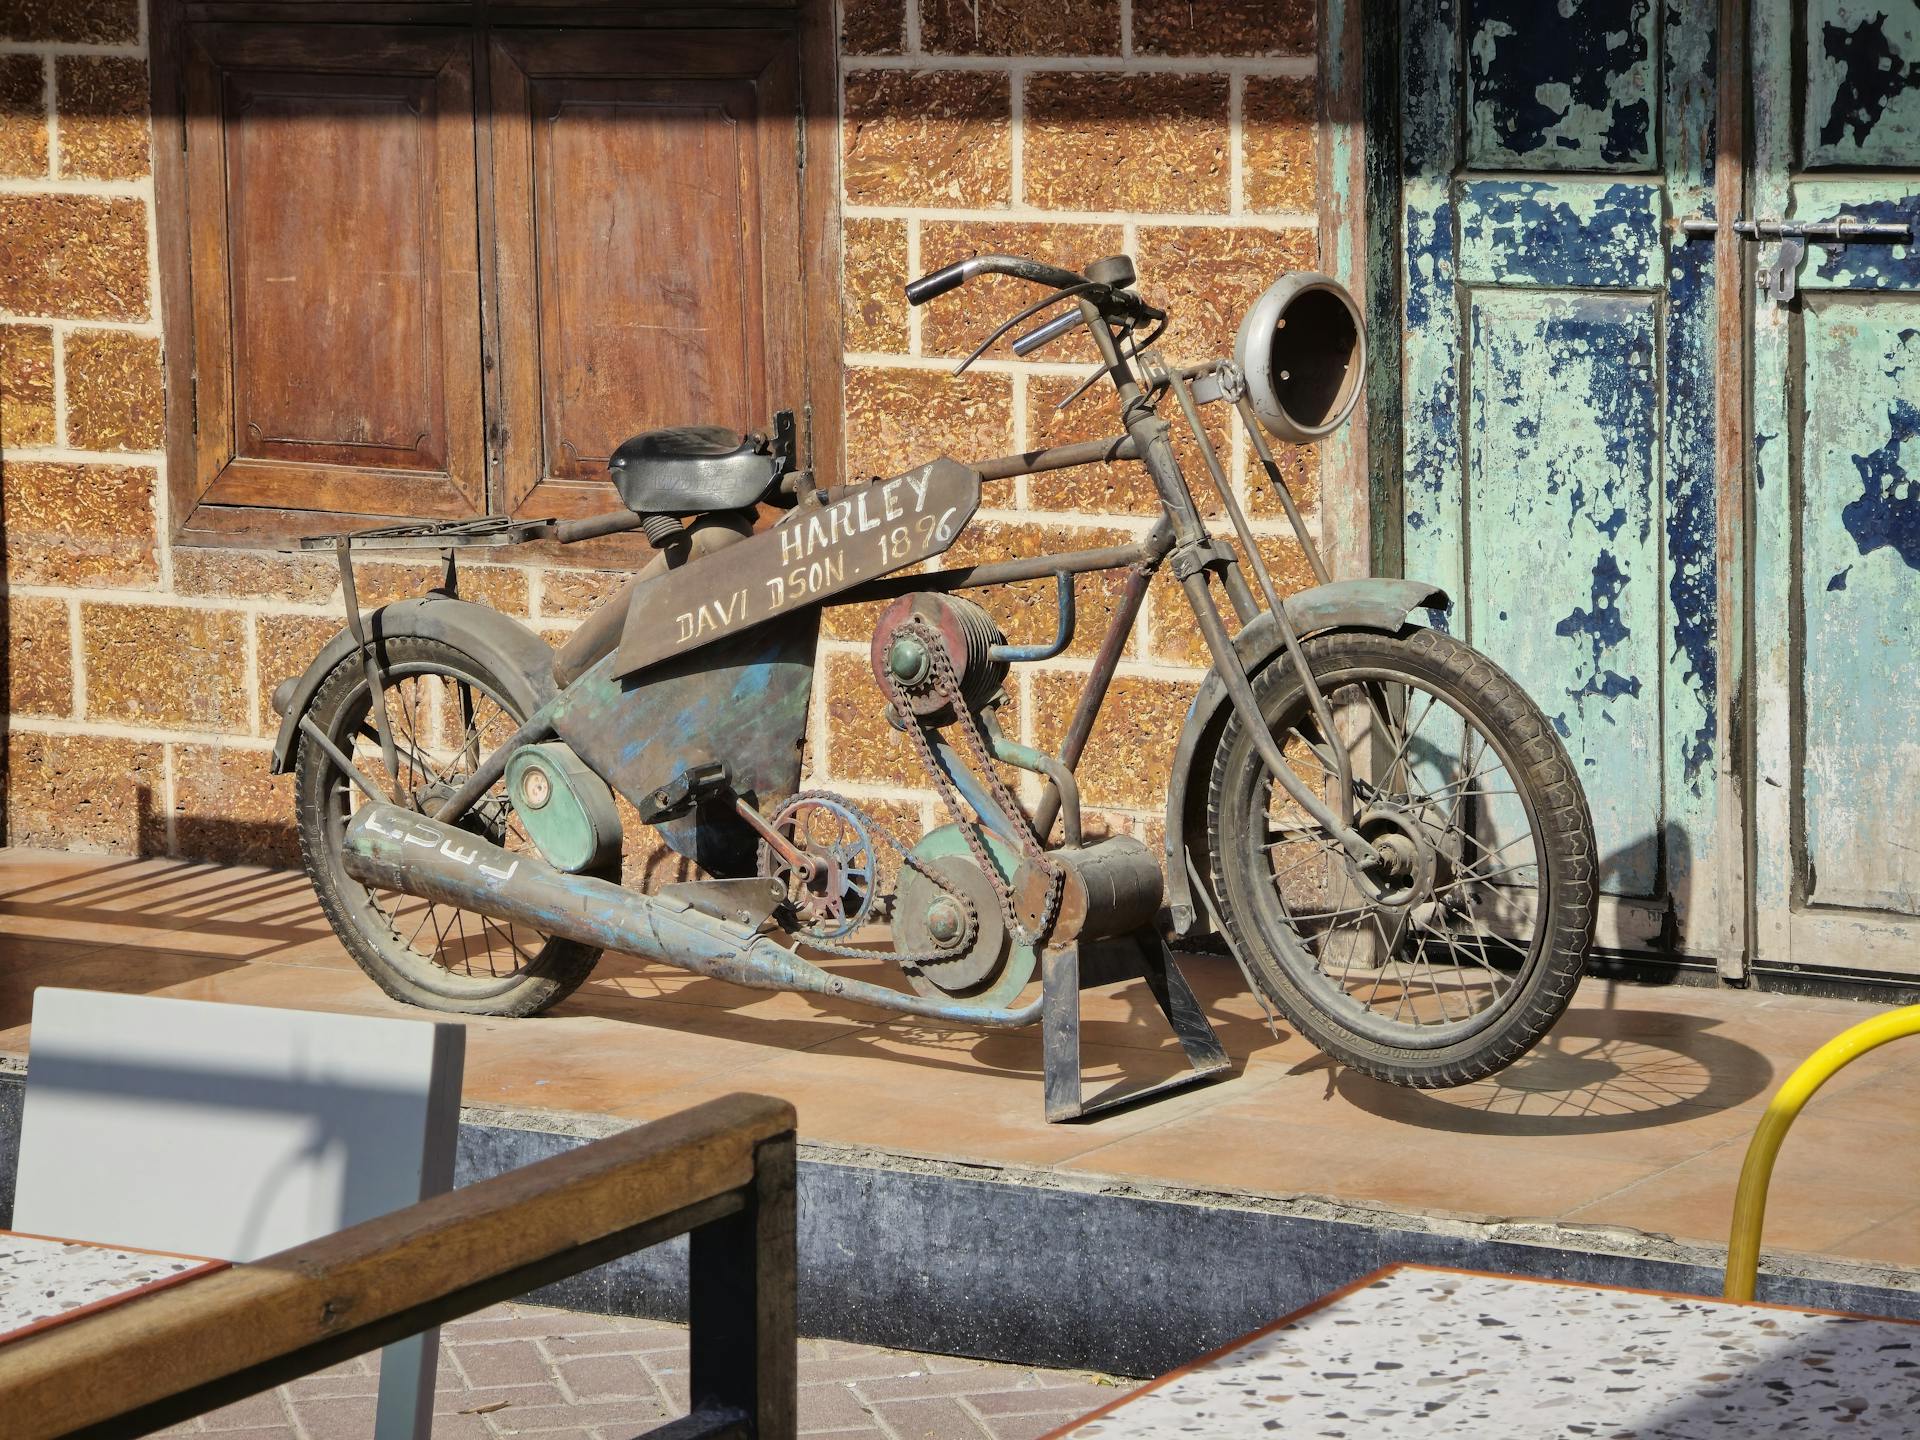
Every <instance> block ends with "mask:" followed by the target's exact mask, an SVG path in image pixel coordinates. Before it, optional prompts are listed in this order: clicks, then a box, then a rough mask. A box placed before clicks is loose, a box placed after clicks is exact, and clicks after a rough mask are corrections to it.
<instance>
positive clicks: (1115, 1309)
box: [0, 1063, 1920, 1375]
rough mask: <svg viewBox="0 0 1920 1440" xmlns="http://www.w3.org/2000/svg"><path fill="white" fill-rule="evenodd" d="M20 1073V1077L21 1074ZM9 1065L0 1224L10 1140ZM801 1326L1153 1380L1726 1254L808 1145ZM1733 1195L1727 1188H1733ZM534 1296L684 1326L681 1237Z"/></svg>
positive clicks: (1677, 1270)
mask: <svg viewBox="0 0 1920 1440" xmlns="http://www.w3.org/2000/svg"><path fill="white" fill-rule="evenodd" d="M9 1069H11V1070H12V1072H13V1073H12V1074H9V1073H8V1071H9ZM21 1094H22V1090H21V1087H20V1083H19V1073H18V1069H17V1067H6V1066H5V1065H4V1063H0V1225H4V1223H5V1220H4V1212H5V1211H6V1210H10V1209H11V1196H12V1191H13V1155H14V1151H15V1150H16V1149H17V1146H18V1132H19V1116H20V1097H21ZM628 1123H629V1122H626V1121H623V1120H619V1119H615V1118H613V1117H609V1116H604V1115H591V1114H573V1113H567V1112H560V1111H545V1110H528V1109H520V1108H506V1107H495V1106H469V1107H466V1108H464V1109H463V1110H462V1112H461V1133H460V1149H459V1161H458V1168H457V1172H456V1183H458V1184H469V1183H471V1182H473V1181H475V1180H479V1179H484V1178H485V1177H487V1176H489V1175H494V1174H498V1173H500V1172H502V1171H504V1170H509V1169H513V1168H515V1167H517V1166H520V1165H526V1164H530V1163H532V1162H534V1161H536V1160H540V1159H543V1158H545V1157H546V1156H548V1155H553V1154H558V1153H560V1152H562V1151H564V1150H567V1149H570V1148H572V1147H573V1146H575V1145H580V1144H584V1143H586V1142H588V1141H590V1140H593V1139H596V1138H598V1137H600V1136H603V1135H607V1134H611V1133H614V1132H615V1131H618V1130H620V1129H623V1128H625V1127H626V1125H627V1124H628ZM799 1187H800V1237H799V1243H800V1322H801V1330H802V1333H804V1334H806V1335H810V1336H817V1337H822V1338H831V1339H842V1340H851V1341H856V1342H859V1343H862V1344H869V1345H887V1346H893V1347H897V1348H900V1349H908V1350H921V1351H929V1352H933V1353H937V1354H950V1355H968V1356H975V1357H978V1358H981V1359H988V1360H998V1361H1004V1362H1009V1363H1014V1364H1025V1365H1047V1366H1057V1367H1063V1368H1085V1369H1092V1370H1100V1371H1106V1372H1110V1373H1114V1374H1121V1375H1152V1374H1158V1373H1160V1372H1162V1371H1165V1370H1167V1369H1171V1368H1172V1367H1174V1366H1176V1365H1179V1364H1182V1363H1184V1362H1186V1361H1187V1360H1189V1359H1191V1358H1193V1357H1194V1356H1195V1355H1197V1354H1200V1353H1201V1352H1203V1351H1205V1350H1207V1349H1210V1348H1212V1347H1214V1346H1216V1345H1220V1344H1223V1343H1225V1342H1226V1341H1228V1340H1231V1339H1232V1338H1234V1337H1235V1336H1237V1335H1240V1334H1244V1333H1245V1332H1246V1331H1248V1330H1251V1329H1254V1328H1256V1327H1258V1326H1260V1325H1262V1324H1265V1323H1266V1322H1267V1321H1269V1320H1271V1319H1273V1318H1274V1317H1275V1316H1277V1315H1281V1314H1284V1313H1286V1312H1287V1311H1289V1310H1292V1309H1294V1308H1296V1307H1298V1306H1300V1305H1303V1304H1305V1303H1307V1302H1308V1301H1310V1300H1313V1299H1315V1298H1317V1297H1318V1296H1320V1295H1323V1294H1325V1293H1326V1292H1327V1291H1329V1290H1333V1289H1336V1288H1338V1287H1339V1286H1341V1285H1345V1284H1347V1283H1348V1282H1350V1281H1352V1280H1354V1279H1356V1278H1358V1277H1359V1276H1361V1275H1364V1274H1366V1273H1368V1272H1369V1271H1371V1270H1374V1269H1377V1268H1379V1267H1380V1266H1382V1265H1386V1264H1390V1263H1393V1262H1395V1261H1412V1262H1419V1263H1425V1264H1434V1265H1452V1266H1459V1267H1462V1268H1466V1269H1478V1270H1492V1271H1498V1272H1503V1273H1508V1274H1519V1275H1534V1276H1539V1277H1541V1278H1546V1279H1563V1280H1576V1281H1586V1282H1591V1283H1596V1284H1610V1285H1629V1286H1636V1287H1643V1288H1647V1289H1656V1290H1669V1291H1678V1292H1681V1293H1686V1294H1698V1295H1703V1296H1715V1295H1717V1294H1718V1293H1719V1288H1720V1279H1721V1266H1722V1264H1723V1252H1722V1251H1721V1250H1720V1249H1719V1247H1717V1246H1710V1245H1701V1244H1696V1243H1690V1242H1684V1241H1679V1240H1675V1239H1674V1238H1672V1237H1671V1236H1667V1235H1660V1234H1653V1233H1648V1232H1643V1231H1638V1230H1632V1229H1628V1228H1625V1227H1618V1226H1605V1227H1597V1226H1579V1225H1569V1224H1560V1223H1554V1222H1547V1221H1537V1220H1532V1221H1530V1220H1514V1219H1469V1218H1462V1217H1454V1216H1443V1215H1431V1214H1422V1213H1414V1212H1407V1211H1399V1210H1392V1209H1388V1208H1384V1207H1375V1206H1368V1205H1364V1204H1355V1203H1353V1202H1348V1201H1342V1200H1338V1199H1331V1198H1325V1197H1318V1196H1306V1195H1254V1194H1247V1193H1242V1192H1231V1191H1213V1190H1201V1189H1194V1188H1188V1187H1179V1186H1167V1185H1153V1184H1146V1183H1141V1182H1136V1181H1129V1180H1124V1179H1118V1178H1112V1177H1100V1176H1093V1175H1081V1174H1062V1173H1060V1172H1056V1171H1050V1170H1044V1169H1038V1168H1032V1167H1019V1166H993V1165H981V1164H969V1163H966V1162H960V1161H953V1160H946V1159H941V1158H939V1157H935V1156H926V1155H908V1154H899V1153H894V1152H888V1151H879V1150H873V1149H868V1148H865V1147H854V1146H836V1145H821V1144H815V1143H803V1144H802V1146H801V1160H800V1170H799ZM1729 1205H1731V1196H1729ZM1760 1294H1761V1298H1762V1299H1764V1300H1771V1301H1775V1302H1778V1303H1782V1304H1791V1305H1802V1306H1810V1307H1815V1308H1824V1309H1834V1310H1845V1311H1850V1312H1854V1313H1858V1314H1873V1315H1892V1316H1899V1317H1901V1318H1906V1319H1920V1271H1914V1270H1909V1269H1903V1268H1900V1267H1893V1266H1884V1265H1870V1264H1864V1263H1859V1262H1851V1261H1845V1260H1839V1259H1835V1258H1832V1257H1822V1256H1813V1255H1799V1254H1791V1253H1770V1254H1769V1255H1768V1257H1767V1271H1766V1273H1764V1274H1763V1275H1762V1277H1761V1289H1760ZM529 1298H530V1299H533V1300H536V1301H538V1302H540V1303H545V1304H553V1305H560V1306H565V1307H567V1308H570V1309H577V1310H586V1311H592V1312H598V1313H604V1314H620V1315H637V1316H647V1317H653V1318H660V1319H671V1320H681V1319H684V1318H685V1315H686V1249H685V1244H684V1242H683V1241H682V1242H675V1243H673V1244H670V1245H665V1246H661V1247H658V1248H657V1249H655V1250H652V1251H648V1252H644V1253H642V1254H640V1255H635V1256H629V1257H627V1258H626V1259H624V1260H622V1261H618V1262H615V1263H614V1264H611V1265H607V1266H603V1267H601V1268H600V1269H597V1270H594V1271H590V1272H588V1273H586V1274H583V1275H580V1276H576V1277H575V1278H574V1279H572V1280H569V1281H566V1282H563V1283H561V1284H559V1285H555V1286H551V1287H549V1288H547V1289H546V1290H544V1291H541V1292H538V1293H536V1294H535V1295H533V1296H530V1297H529Z"/></svg>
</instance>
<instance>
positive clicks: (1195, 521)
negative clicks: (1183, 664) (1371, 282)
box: [1080, 299, 1381, 866]
mask: <svg viewBox="0 0 1920 1440" xmlns="http://www.w3.org/2000/svg"><path fill="white" fill-rule="evenodd" d="M1080 307H1081V310H1082V313H1083V314H1085V316H1086V319H1087V328H1088V330H1090V331H1091V332H1092V334H1093V340H1094V344H1095V345H1096V346H1097V347H1098V348H1099V350H1100V358H1101V361H1102V363H1103V364H1104V365H1105V366H1106V367H1107V373H1108V375H1109V376H1110V377H1111V378H1112V380H1113V383H1114V387H1115V388H1116V389H1117V390H1118V391H1119V392H1120V409H1121V414H1122V416H1123V417H1124V418H1125V420H1126V426H1127V434H1128V435H1129V436H1130V437H1131V438H1132V440H1133V442H1134V446H1135V448H1136V449H1137V450H1138V452H1139V454H1140V459H1141V462H1142V463H1143V464H1145V466H1146V467H1147V473H1148V474H1149V475H1151V476H1152V477H1153V484H1154V488H1155V489H1156V490H1157V491H1158V492H1159V494H1160V499H1161V502H1162V504H1164V505H1165V507H1166V511H1167V515H1168V517H1169V519H1171V521H1172V522H1173V537H1172V541H1173V543H1172V546H1171V548H1170V549H1169V551H1168V553H1167V558H1168V561H1169V563H1170V564H1171V566H1172V569H1173V573H1174V577H1175V578H1176V579H1177V580H1179V582H1180V585H1181V588H1182V589H1184V590H1185V591H1186V592H1187V603H1188V604H1189V605H1190V606H1192V608H1193V615H1194V619H1195V620H1196V621H1197V622H1198V623H1199V626H1200V634H1201V637H1202V638H1203V639H1205V641H1206V642H1207V651H1208V653H1209V654H1210V655H1212V657H1213V671H1214V673H1215V674H1216V675H1218V676H1219V677H1220V680H1221V683H1222V684H1224V685H1225V686H1226V688H1227V697H1228V699H1229V700H1230V701H1231V702H1232V704H1233V709H1234V713H1235V714H1237V715H1238V716H1239V717H1240V723H1241V724H1243V725H1245V726H1246V727H1247V728H1248V729H1249V730H1250V731H1251V732H1252V734H1253V740H1254V744H1255V746H1256V747H1257V748H1258V749H1259V751H1260V758H1261V759H1262V760H1263V761H1265V762H1266V765H1267V768H1268V769H1269V770H1271V771H1272V772H1273V775H1274V778H1275V779H1277V780H1278V781H1279V782H1280V787H1281V788H1282V789H1283V790H1285V791H1286V792H1287V795H1288V796H1289V798H1291V799H1292V800H1293V802H1294V803H1295V804H1297V805H1298V806H1299V807H1300V808H1301V809H1302V810H1304V811H1306V812H1307V814H1309V815H1311V816H1312V817H1313V819H1314V820H1315V821H1316V822H1317V823H1318V824H1319V825H1320V826H1321V827H1322V828H1323V829H1324V830H1325V831H1326V832H1327V833H1328V834H1329V835H1331V836H1333V838H1334V839H1335V840H1337V841H1339V842H1340V847H1341V849H1343V850H1345V851H1346V853H1347V854H1348V855H1349V856H1350V857H1352V859H1353V860H1354V861H1355V863H1357V864H1359V865H1361V866H1373V865H1377V864H1380V863H1381V855H1380V852H1379V851H1378V850H1377V849H1375V848H1374V846H1373V844H1372V842H1371V841H1369V840H1368V839H1367V838H1366V837H1365V836H1364V835H1362V834H1361V833H1360V832H1359V831H1358V830H1357V829H1355V828H1354V825H1353V816H1354V806H1355V795H1354V788H1353V770H1352V764H1351V761H1350V760H1349V757H1348V755H1347V753H1346V749H1345V747H1344V746H1342V745H1341V744H1340V743H1339V741H1338V739H1337V736H1336V732H1335V730H1334V727H1333V716H1332V711H1331V709H1330V708H1329V706H1328V705H1327V700H1326V696H1325V695H1323V694H1322V693H1321V691H1320V685H1319V682H1318V681H1317V680H1315V679H1314V676H1313V671H1312V667H1310V666H1309V665H1308V664H1307V657H1306V652H1305V651H1304V650H1302V649H1301V646H1300V637H1299V635H1298V634H1297V633H1296V632H1295V630H1294V628H1293V621H1292V619H1291V617H1289V616H1288V614H1287V607H1286V605H1285V604H1284V603H1283V602H1282V600H1281V598H1280V596H1279V594H1278V592H1277V591H1276V590H1275V588H1274V585H1273V580H1272V577H1271V576H1270V575H1269V574H1268V573H1267V567H1266V564H1265V562H1264V561H1263V560H1262V559H1261V557H1260V552H1259V550H1258V548H1257V546H1256V545H1255V543H1254V537H1253V535H1252V533H1251V532H1250V531H1249V530H1248V528H1247V523H1246V517H1245V515H1244V514H1243V513H1242V512H1241V509H1240V505H1239V502H1238V501H1237V500H1236V499H1235V498H1234V496H1233V492H1232V489H1231V487H1230V486H1228V485H1227V484H1226V483H1225V477H1224V475H1223V474H1222V473H1221V471H1220V466H1219V461H1218V460H1217V458H1216V457H1215V455H1214V452H1213V446H1212V444H1211V442H1210V441H1209V440H1208V439H1207V433H1206V429H1205V427H1203V426H1202V425H1201V424H1200V423H1199V415H1198V412H1197V409H1196V406H1195V403H1194V400H1193V396H1192V394H1191V393H1190V392H1189V390H1188V388H1187V385H1186V381H1185V380H1184V379H1183V378H1182V377H1181V376H1180V375H1179V374H1178V373H1177V372H1168V373H1167V374H1166V375H1165V377H1164V378H1165V380H1166V383H1167V385H1168V387H1169V389H1171V390H1172V391H1173V393H1174V395H1175V397H1176V398H1177V399H1178V400H1179V402H1180V405H1181V407H1182V409H1183V410H1184V411H1185V412H1186V416H1187V419H1188V421H1189V422H1190V423H1191V425H1192V427H1193V432H1194V435H1195V436H1196V437H1197V442H1198V444H1199V445H1200V447H1201V453H1202V455H1203V457H1204V458H1205V459H1206V461H1207V463H1208V467H1209V469H1210V471H1211V472H1212V474H1213V478H1214V483H1215V486H1216V488H1217V489H1218V490H1219V493H1220V502H1221V505H1222V507H1223V508H1224V509H1225V510H1226V512H1227V516H1228V518H1229V519H1230V520H1231V522H1232V524H1233V527H1234V530H1235V532H1236V533H1237V534H1238V535H1239V537H1240V542H1241V544H1242V545H1243V546H1245V548H1246V551H1247V557H1248V563H1249V565H1251V566H1252V568H1253V571H1254V575H1255V577H1256V578H1257V579H1258V580H1259V582H1260V587H1261V590H1262V591H1263V592H1264V596H1265V599H1266V602H1267V606H1268V608H1269V609H1270V610H1271V611H1272V612H1273V619H1274V624H1275V625H1276V626H1277V627H1278V628H1279V631H1280V637H1281V641H1282V643H1283V645H1284V646H1285V647H1286V651H1287V654H1288V656H1289V657H1290V659H1291V660H1292V663H1293V666H1294V669H1295V671H1296V672H1297V673H1298V674H1299V676H1300V682H1301V684H1302V685H1304V686H1305V687H1306V693H1307V701H1308V704H1309V705H1310V706H1311V708H1312V710H1313V715H1314V720H1315V721H1316V723H1317V724H1318V725H1319V727H1320V733H1321V734H1322V735H1324V736H1326V737H1327V741H1328V745H1327V748H1328V750H1329V751H1330V752H1331V756H1330V758H1331V759H1332V761H1333V766H1334V775H1335V780H1336V782H1337V784H1338V788H1339V791H1340V793H1339V796H1338V798H1337V802H1336V803H1337V807H1338V808H1335V806H1331V805H1329V804H1328V803H1327V802H1326V801H1325V800H1322V799H1321V798H1320V797H1319V796H1318V795H1316V794H1315V793H1314V792H1313V788H1312V787H1311V786H1309V785H1308V784H1307V783H1306V781H1304V780H1302V779H1301V778H1300V777H1299V776H1298V775H1296V774H1295V773H1294V770H1293V767H1292V766H1291V765H1289V764H1288V763H1287V759H1286V756H1285V754H1284V753H1283V752H1282V751H1281V748H1280V742H1279V741H1278V740H1277V739H1275V738H1274V735H1273V732H1272V730H1270V729H1269V728H1268V726H1267V720H1266V716H1265V715H1263V714H1262V713H1261V712H1260V702H1259V700H1258V699H1256V698H1255V696H1254V693H1253V682H1252V681H1251V680H1250V679H1249V678H1248V677H1247V668H1246V666H1245V665H1244V664H1242V663H1241V660H1240V653H1239V651H1237V650H1235V649H1234V648H1233V639H1232V637H1231V636H1229V635H1228V634H1227V627H1226V622H1225V621H1224V620H1222V619H1221V617H1220V607H1219V605H1218V604H1217V603H1216V602H1215V600H1214V595H1213V588H1212V586H1211V585H1210V584H1209V575H1210V572H1211V571H1212V570H1214V569H1216V568H1217V569H1219V570H1221V572H1222V576H1223V579H1222V584H1223V585H1225V587H1226V589H1227V593H1228V598H1229V599H1230V600H1232V602H1233V605H1234V609H1235V611H1236V613H1238V614H1239V616H1240V619H1241V622H1242V623H1243V624H1244V623H1245V622H1246V621H1248V620H1251V619H1252V618H1253V614H1254V612H1255V610H1256V605H1255V601H1254V597H1253V593H1252V591H1251V590H1250V589H1249V587H1248V585H1247V582H1246V578H1245V577H1244V576H1243V575H1241V574H1240V571H1239V567H1238V565H1237V563H1236V562H1235V560H1234V557H1233V554H1232V552H1231V551H1230V550H1225V549H1224V548H1223V547H1222V546H1220V545H1218V544H1217V543H1216V542H1215V541H1214V539H1213V537H1212V536H1211V535H1210V534H1209V533H1208V532H1207V527H1206V524H1205V522H1204V521H1202V520H1201V518H1200V513H1199V510H1198V508H1197V507H1196V506H1195V505H1194V501H1193V492H1192V491H1191V490H1190V489H1189V488H1188V487H1187V484H1186V481H1185V479H1184V478H1183V477H1182V476H1181V474H1180V464H1179V462H1178V460H1176V459H1175V458H1174V454H1173V441H1172V431H1171V427H1170V426H1169V425H1168V424H1167V422H1166V421H1165V420H1163V419H1161V418H1160V416H1159V415H1158V414H1157V413H1156V412H1155V411H1154V409H1153V406H1152V405H1151V404H1150V403H1149V401H1148V400H1147V397H1146V396H1145V394H1144V393H1143V392H1142V391H1141V389H1140V385H1139V382H1138V381H1137V380H1136V379H1135V378H1134V375H1133V370H1132V368H1131V367H1130V366H1129V365H1128V364H1127V362H1126V360H1125V359H1124V358H1123V357H1122V356H1121V354H1120V351H1119V347H1118V345H1117V344H1115V342H1114V338H1113V333H1112V331H1110V330H1109V329H1108V328H1107V325H1106V323H1105V321H1104V320H1103V319H1101V318H1100V316H1099V313H1098V311H1097V310H1096V309H1095V308H1094V306H1093V304H1092V302H1091V301H1089V300H1086V299H1082V300H1081V301H1080ZM1150 355H1151V352H1149V357H1150ZM1263 458H1264V456H1263Z"/></svg>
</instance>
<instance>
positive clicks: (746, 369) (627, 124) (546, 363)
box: [491, 30, 805, 515]
mask: <svg viewBox="0 0 1920 1440" xmlns="http://www.w3.org/2000/svg"><path fill="white" fill-rule="evenodd" d="M491 62H492V77H493V90H494V105H493V131H492V135H493V164H494V185H495V195H496V203H495V215H496V217H497V226H498V229H497V238H496V256H497V264H498V266H499V271H500V293H501V309H500V348H501V356H502V374H503V381H502V388H501V409H502V425H503V435H502V443H501V445H500V450H501V463H502V466H503V470H504V485H503V487H502V488H503V490H504V493H505V497H506V501H507V505H508V508H509V509H511V510H513V511H515V512H517V513H534V512H538V513H540V514H560V515H570V514H583V513H590V512H593V511H596V510H603V509H605V508H607V507H608V505H609V504H610V503H612V501H611V493H610V485H609V482H608V481H607V479H606V461H607V457H608V456H609V455H610V454H611V453H612V450H613V448H614V447H615V446H617V445H618V444H619V443H620V441H622V440H624V439H625V438H626V437H627V436H629V435H631V434H633V433H634V432H636V431H639V430H643V429H648V428H651V427H654V426H660V425H677V424H717V425H730V426H733V427H735V428H737V429H741V430H749V429H756V428H760V427H763V426H764V425H765V424H766V423H767V422H768V420H769V419H770V418H771V412H772V411H773V410H774V409H776V408H779V407H781V406H792V405H797V404H798V403H799V402H800V401H801V399H802V386H803V384H804V380H805V372H804V366H803V364H802V362H801V353H802V352H801V345H802V324H803V316H804V310H803V306H802V297H801V293H800V292H801V266H800V247H799V243H798V236H799V229H798V215H799V203H800V185H799V176H798V170H797V158H796V154H795V134H796V120H795V108H796V100H795V93H796V92H795V83H796V69H795V67H796V63H797V49H796V44H795V40H794V37H793V36H792V34H791V33H789V32H764V31H741V30H730V31H724V32H697V31H694V32H687V31H651V32H640V31H624V32H601V33H599V34H596V35H594V36H591V37H585V36H580V35H577V34H565V35H561V34H546V33H506V32H496V33H495V35H494V39H493V51H492V56H491Z"/></svg>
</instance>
